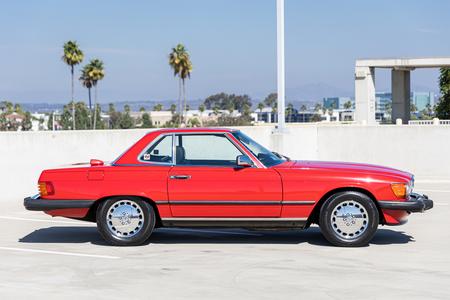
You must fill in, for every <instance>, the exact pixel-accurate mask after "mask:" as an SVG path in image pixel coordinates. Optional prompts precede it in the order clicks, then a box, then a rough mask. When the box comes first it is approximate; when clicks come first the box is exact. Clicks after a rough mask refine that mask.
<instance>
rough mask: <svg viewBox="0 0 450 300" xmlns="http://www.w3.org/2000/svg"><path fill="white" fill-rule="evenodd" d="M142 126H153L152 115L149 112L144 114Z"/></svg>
mask: <svg viewBox="0 0 450 300" xmlns="http://www.w3.org/2000/svg"><path fill="white" fill-rule="evenodd" d="M141 127H142V128H152V127H153V124H152V119H151V118H150V115H149V114H148V113H143V114H142V126H141Z"/></svg>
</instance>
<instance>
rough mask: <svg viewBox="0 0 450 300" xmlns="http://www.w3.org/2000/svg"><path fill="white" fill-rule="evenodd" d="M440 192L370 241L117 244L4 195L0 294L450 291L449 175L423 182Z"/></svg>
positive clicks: (403, 294)
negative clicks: (429, 205) (349, 244)
mask: <svg viewBox="0 0 450 300" xmlns="http://www.w3.org/2000/svg"><path fill="white" fill-rule="evenodd" d="M416 187H417V188H416V190H417V191H418V192H423V193H425V194H428V195H429V196H430V198H432V199H433V200H434V202H435V206H434V208H433V209H432V210H431V211H428V212H426V213H424V214H413V215H411V216H410V220H409V223H407V224H405V225H403V226H398V227H387V226H380V227H379V230H378V232H377V234H376V236H375V238H374V239H373V241H372V242H371V244H370V245H369V246H367V247H362V248H337V247H333V246H330V245H329V244H328V243H327V242H326V240H325V239H324V238H323V237H322V235H321V234H320V230H319V229H318V228H317V227H312V228H310V229H308V230H305V231H284V232H270V231H269V232H267V231H247V230H241V229H218V230H213V229H200V230H197V229H158V230H157V231H156V232H155V233H154V234H153V235H152V237H151V239H150V241H149V243H148V244H146V245H144V246H140V247H126V248H124V247H112V246H108V245H106V244H105V243H104V242H103V240H102V239H101V237H100V235H99V234H98V233H97V229H96V227H95V224H91V223H86V222H80V221H75V220H70V219H63V218H51V217H49V216H47V215H44V214H43V213H40V212H29V211H25V210H24V209H23V207H22V202H21V201H22V200H21V199H2V200H1V202H2V209H1V210H0V228H1V229H2V230H1V233H0V236H1V239H0V266H1V267H0V299H94V298H95V299H119V298H120V299H300V298H303V299H307V298H310V299H391V298H397V299H398V298H403V299H430V298H434V299H450V284H449V283H450V206H449V203H450V199H449V198H450V180H448V181H447V180H429V181H423V182H422V183H421V182H419V181H418V182H417V185H416Z"/></svg>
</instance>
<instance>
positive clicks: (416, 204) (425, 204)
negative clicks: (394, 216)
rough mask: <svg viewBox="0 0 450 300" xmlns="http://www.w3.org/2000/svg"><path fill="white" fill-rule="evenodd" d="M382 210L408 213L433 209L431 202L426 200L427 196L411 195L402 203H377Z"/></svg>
mask: <svg viewBox="0 0 450 300" xmlns="http://www.w3.org/2000/svg"><path fill="white" fill-rule="evenodd" d="M378 204H379V205H380V207H381V208H382V209H391V210H406V211H409V212H424V211H425V210H429V209H431V208H433V200H431V199H428V196H427V195H420V194H416V193H413V194H411V195H410V196H409V199H408V200H407V201H404V202H399V201H378Z"/></svg>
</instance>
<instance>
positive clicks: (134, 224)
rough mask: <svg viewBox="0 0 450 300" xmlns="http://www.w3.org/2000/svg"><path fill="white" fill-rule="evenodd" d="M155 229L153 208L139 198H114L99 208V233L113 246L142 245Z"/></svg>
mask: <svg viewBox="0 0 450 300" xmlns="http://www.w3.org/2000/svg"><path fill="white" fill-rule="evenodd" d="M154 227H155V212H154V210H153V207H152V206H151V205H150V204H149V203H148V202H146V201H143V200H142V199H139V198H137V197H114V198H111V199H109V200H106V201H104V202H103V203H101V204H100V205H99V207H98V208H97V228H98V231H99V232H100V234H101V235H102V237H103V238H104V239H105V240H106V241H107V242H108V243H109V244H111V245H115V246H137V245H141V244H143V243H144V242H145V241H146V240H147V239H148V238H149V237H150V235H151V234H152V232H153V229H154Z"/></svg>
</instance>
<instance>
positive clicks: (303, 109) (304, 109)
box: [300, 104, 308, 111]
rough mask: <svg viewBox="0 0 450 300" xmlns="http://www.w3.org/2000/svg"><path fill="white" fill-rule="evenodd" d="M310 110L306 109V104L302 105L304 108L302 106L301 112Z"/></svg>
mask: <svg viewBox="0 0 450 300" xmlns="http://www.w3.org/2000/svg"><path fill="white" fill-rule="evenodd" d="M307 109H308V108H306V105H305V104H302V106H300V111H306V110H307Z"/></svg>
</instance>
